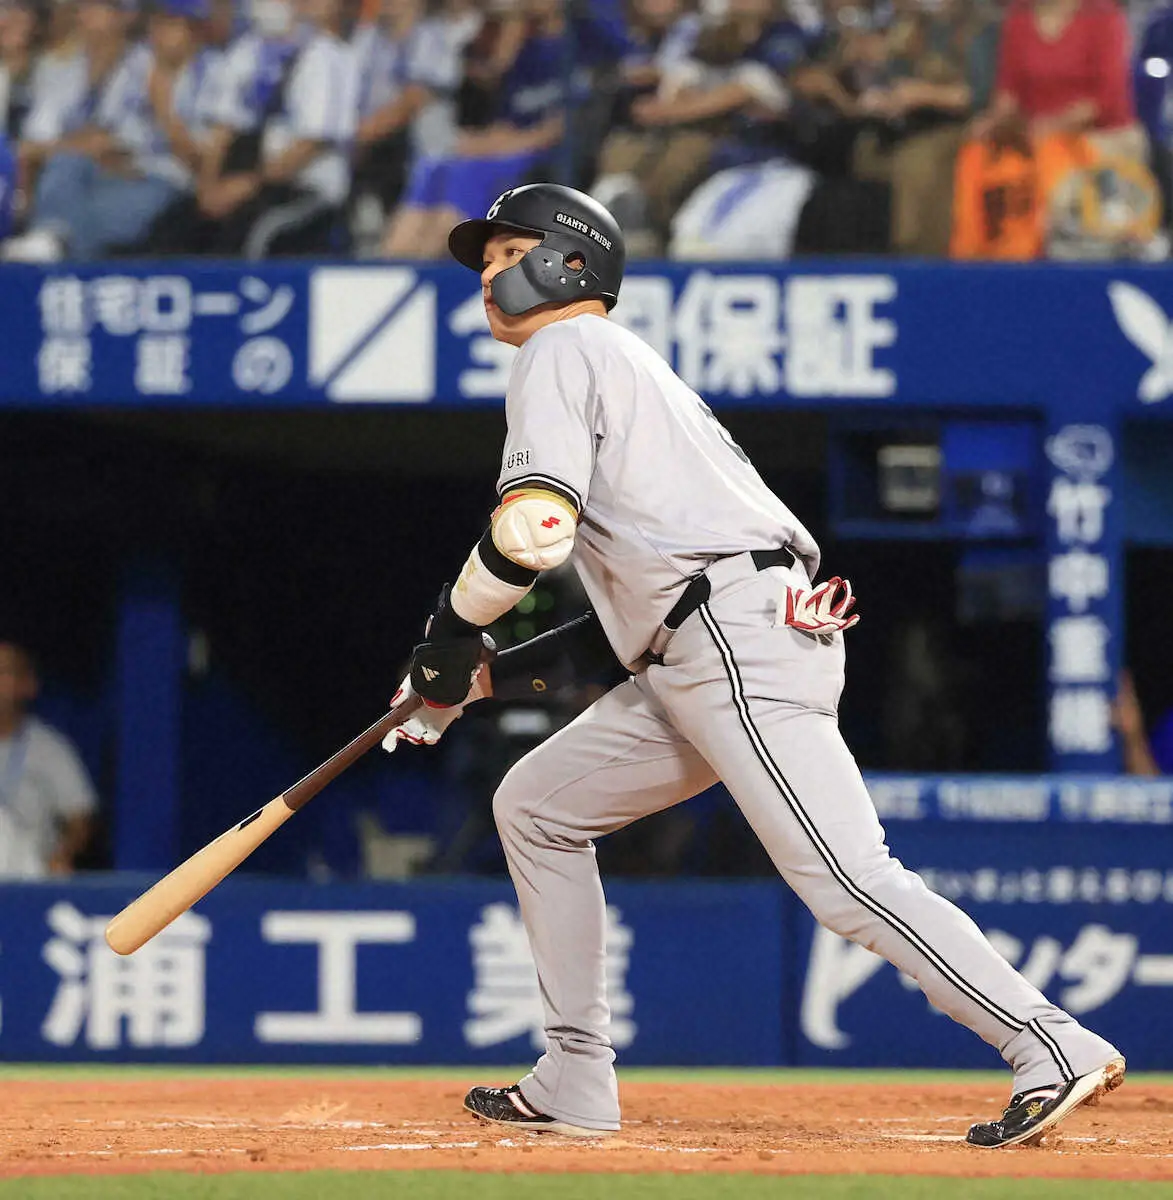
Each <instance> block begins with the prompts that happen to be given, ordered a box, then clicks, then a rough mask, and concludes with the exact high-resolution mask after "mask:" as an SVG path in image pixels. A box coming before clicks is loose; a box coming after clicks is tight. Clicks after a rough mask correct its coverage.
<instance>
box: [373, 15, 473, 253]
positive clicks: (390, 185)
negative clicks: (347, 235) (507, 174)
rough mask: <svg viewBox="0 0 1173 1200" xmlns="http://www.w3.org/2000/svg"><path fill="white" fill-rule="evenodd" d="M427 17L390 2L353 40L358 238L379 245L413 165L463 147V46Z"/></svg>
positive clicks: (446, 27)
mask: <svg viewBox="0 0 1173 1200" xmlns="http://www.w3.org/2000/svg"><path fill="white" fill-rule="evenodd" d="M426 14H427V5H426V3H425V0H383V2H382V5H381V7H380V9H379V12H378V17H377V19H376V20H375V21H369V22H363V23H362V24H359V25H358V26H356V28H355V30H354V32H353V33H352V34H351V38H350V44H351V46H352V48H353V50H354V55H355V60H356V69H357V71H358V81H359V83H358V97H357V102H358V128H357V130H356V133H355V143H354V163H353V170H354V187H353V189H352V197H351V198H352V201H353V206H354V220H353V221H352V232H354V231H355V229H356V224H357V226H358V227H360V230H361V232H363V233H365V235H366V238H367V240H368V241H369V242H370V243H371V244H372V245H377V243H378V238H379V236H380V234H381V233H382V228H383V222H384V219H385V216H386V213H387V212H388V210H389V209H390V208H391V207H392V206H393V205H394V203H395V202H396V200H398V198H399V194H400V192H401V191H402V190H403V183H404V179H405V177H406V172H407V168H408V164H409V162H410V161H411V160H412V159H414V158H415V157H416V156H417V155H418V154H421V153H442V152H444V150H446V149H449V148H451V147H452V146H453V145H454V144H455V142H456V93H457V90H458V88H459V86H460V80H461V74H462V66H461V60H460V43H459V42H458V40H457V39H456V38H454V36H453V30H452V28H451V22H449V21H448V20H445V19H443V18H439V17H429V16H427V15H426Z"/></svg>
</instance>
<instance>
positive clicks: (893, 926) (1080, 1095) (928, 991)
mask: <svg viewBox="0 0 1173 1200" xmlns="http://www.w3.org/2000/svg"><path fill="white" fill-rule="evenodd" d="M778 592H779V588H778V586H777V583H776V582H772V581H771V580H770V579H768V578H766V573H763V574H762V575H758V576H757V577H756V578H752V579H751V580H750V581H749V582H748V583H746V582H744V581H743V582H742V583H741V585H740V587H730V588H728V589H727V590H726V591H724V592H721V593H718V594H716V595H715V596H714V597H713V599H712V602H711V604H705V605H702V607H701V608H700V610H699V611H698V612H697V614H696V615H695V616H694V617H691V618H689V620H687V621H686V622H685V623H684V624H683V625H682V626H681V628H680V630H679V631H678V632H677V633H676V634H675V636H674V637H673V638H672V640H671V641H670V642H669V643H668V646H667V650H666V652H665V656H664V658H665V662H664V665H663V666H658V667H652V668H650V669H649V671H648V675H647V680H648V683H647V685H646V686H648V687H649V689H654V690H655V693H656V695H657V696H658V697H659V698H660V699H661V701H662V702H663V704H664V706H665V710H666V711H667V712H668V713H669V714H670V716H671V719H672V721H673V722H674V723H675V724H676V726H677V727H678V728H679V729H680V730H681V731H682V732H683V733H685V734H686V735H687V736H688V737H689V738H691V740H692V741H693V744H694V745H695V746H696V747H697V748H698V749H699V750H700V751H701V752H702V753H703V755H704V757H705V759H706V761H708V762H710V763H712V764H713V766H714V768H715V769H716V770H717V771H718V773H719V774H720V777H721V779H722V780H723V781H724V783H725V784H726V785H727V786H728V788H729V790H730V792H731V793H732V795H733V798H734V799H735V800H736V802H737V804H738V806H739V807H740V808H741V811H742V812H743V813H744V814H745V816H746V818H747V819H748V821H749V823H750V824H751V826H752V827H753V829H754V832H755V833H756V834H757V836H758V838H759V839H760V840H761V842H762V844H763V846H765V848H766V850H767V851H768V852H769V854H770V857H771V858H772V859H773V861H774V863H775V865H776V866H777V868H778V870H779V872H780V873H781V874H782V876H783V877H784V878H785V880H786V882H787V883H788V884H790V886H791V887H792V888H793V889H794V891H795V892H796V893H797V894H798V895H799V896H800V897H801V898H802V900H803V901H804V902H805V903H806V904H807V906H808V907H809V908H810V909H811V911H812V913H813V914H814V915H815V917H816V918H817V919H818V920H819V921H820V922H821V923H822V924H823V925H825V926H826V927H827V928H829V929H831V930H833V931H834V932H836V933H838V934H840V935H842V936H843V937H846V938H850V939H851V940H853V941H855V942H858V943H860V944H861V945H863V946H866V947H867V948H868V949H870V950H873V951H875V952H876V953H877V954H880V955H882V956H883V957H884V958H887V959H888V961H889V962H891V963H893V964H894V965H895V966H896V967H897V968H898V969H899V970H901V971H903V972H904V973H905V974H907V975H909V976H911V977H912V978H913V979H915V980H916V981H917V983H918V984H920V986H921V988H922V989H923V991H924V992H925V995H926V996H927V997H928V999H929V1000H930V1002H931V1003H932V1004H934V1005H935V1006H936V1007H937V1008H939V1009H941V1010H942V1011H943V1012H946V1013H948V1014H949V1015H950V1016H951V1017H953V1018H954V1019H955V1020H956V1021H959V1022H960V1023H962V1024H963V1025H966V1026H967V1027H968V1028H970V1029H971V1030H973V1031H974V1032H975V1033H976V1034H978V1035H979V1036H980V1037H982V1038H984V1039H985V1040H986V1041H987V1042H989V1043H990V1044H991V1045H993V1046H994V1047H996V1048H997V1049H998V1051H999V1052H1000V1053H1001V1055H1002V1057H1003V1058H1004V1059H1005V1061H1006V1062H1007V1063H1008V1064H1009V1065H1010V1066H1011V1068H1012V1069H1013V1071H1014V1085H1013V1094H1014V1096H1015V1097H1016V1098H1020V1097H1026V1099H1025V1101H1024V1102H1023V1104H1022V1105H1015V1104H1013V1103H1012V1105H1011V1109H1014V1110H1016V1109H1018V1108H1021V1109H1022V1113H1021V1114H1019V1115H1012V1113H1011V1111H1010V1110H1008V1112H1007V1114H1006V1116H1005V1117H1004V1118H1003V1120H1002V1121H1001V1122H999V1123H998V1125H999V1126H1000V1128H999V1129H997V1130H992V1131H991V1132H990V1133H989V1137H988V1138H987V1140H984V1141H982V1140H979V1141H978V1142H977V1144H981V1145H1006V1144H1011V1142H1010V1141H1009V1140H1008V1139H1007V1138H1006V1137H1004V1136H1003V1135H1005V1134H1007V1132H1008V1130H1009V1127H1011V1126H1013V1127H1015V1128H1017V1129H1018V1130H1019V1132H1020V1133H1022V1134H1023V1135H1024V1136H1023V1137H1022V1138H1020V1139H1019V1140H1025V1138H1027V1137H1030V1136H1033V1134H1037V1133H1039V1132H1044V1131H1045V1129H1043V1128H1042V1127H1041V1126H1040V1121H1041V1122H1042V1123H1043V1124H1046V1125H1049V1124H1053V1123H1054V1121H1055V1120H1058V1119H1060V1118H1061V1117H1062V1116H1063V1115H1065V1113H1066V1112H1067V1111H1070V1108H1071V1107H1072V1106H1073V1105H1074V1104H1078V1103H1080V1102H1082V1101H1084V1100H1086V1099H1087V1098H1088V1097H1089V1096H1090V1095H1091V1094H1093V1093H1094V1092H1096V1091H1098V1090H1099V1089H1100V1088H1101V1087H1103V1088H1104V1089H1105V1090H1109V1089H1110V1088H1111V1087H1113V1086H1115V1085H1116V1084H1117V1083H1119V1081H1120V1079H1122V1077H1123V1060H1122V1059H1121V1057H1120V1054H1119V1052H1118V1051H1117V1050H1116V1049H1115V1047H1113V1046H1112V1045H1111V1043H1109V1042H1107V1041H1105V1040H1104V1039H1103V1038H1101V1037H1099V1036H1098V1035H1096V1034H1095V1033H1093V1032H1091V1031H1090V1030H1088V1029H1086V1028H1084V1027H1083V1026H1082V1025H1080V1024H1079V1022H1078V1021H1076V1020H1075V1018H1074V1017H1072V1016H1071V1015H1070V1014H1068V1013H1066V1012H1064V1011H1063V1010H1062V1009H1060V1008H1059V1007H1058V1006H1056V1005H1055V1004H1052V1003H1051V1002H1050V1001H1048V1000H1047V998H1046V997H1045V996H1044V995H1043V994H1042V993H1041V992H1040V991H1039V990H1038V989H1037V988H1036V987H1034V986H1033V985H1032V984H1031V983H1030V982H1029V981H1028V980H1027V979H1025V978H1024V977H1023V976H1022V975H1020V974H1019V973H1018V972H1017V971H1015V970H1014V969H1013V968H1012V967H1011V966H1010V964H1009V963H1008V962H1006V960H1005V959H1004V958H1002V956H1001V955H999V954H998V953H997V951H996V950H995V949H994V948H993V946H992V945H991V944H990V943H989V941H988V940H987V939H986V938H985V936H984V935H983V934H982V932H981V930H980V929H979V928H978V927H977V925H976V924H975V923H974V922H973V921H972V920H971V919H970V918H969V917H968V916H967V915H966V914H965V913H963V912H962V911H961V910H960V909H958V908H957V907H955V906H954V905H952V904H950V903H949V902H948V901H947V900H945V899H944V898H943V897H941V896H938V895H936V894H935V893H933V892H932V891H931V890H930V889H929V888H928V887H927V886H926V885H925V883H924V881H923V880H922V879H921V878H920V876H919V875H917V874H916V873H915V872H913V871H909V870H907V869H906V868H905V867H904V866H903V865H902V864H901V863H900V862H899V860H897V859H895V858H893V857H892V856H891V855H890V853H889V851H888V847H887V845H886V843H885V838H884V831H883V829H882V828H881V826H880V822H879V819H878V817H877V815H876V811H875V807H874V806H873V804H872V802H871V798H870V797H869V796H868V793H867V789H866V787H865V786H864V781H863V778H862V777H861V775H860V771H859V768H858V767H857V766H856V763H855V760H854V759H853V758H852V755H851V753H850V751H849V750H848V748H847V746H846V745H845V744H844V741H843V738H842V736H841V735H840V733H839V727H838V722H837V719H836V708H837V704H838V700H839V692H840V690H841V688H842V684H843V644H842V639H841V638H840V637H839V636H836V637H835V638H834V639H833V640H832V641H831V642H830V644H823V643H822V642H819V641H817V640H816V639H814V638H811V637H808V636H806V635H804V634H801V633H799V632H797V631H795V630H793V629H790V628H788V627H786V626H785V625H781V626H780V625H778V624H776V622H775V616H774V612H775V606H776V603H777V598H778ZM1036 1102H1037V1103H1036ZM1065 1106H1066V1107H1065ZM1028 1109H1029V1110H1030V1112H1027V1110H1028ZM1032 1114H1033V1115H1032ZM1019 1116H1021V1117H1022V1119H1021V1120H1020V1119H1019ZM1028 1122H1029V1127H1028ZM975 1128H980V1127H975ZM1032 1130H1033V1134H1032ZM981 1136H982V1135H981V1134H980V1132H979V1133H978V1135H977V1137H979V1138H980V1137H981ZM991 1139H992V1140H991Z"/></svg>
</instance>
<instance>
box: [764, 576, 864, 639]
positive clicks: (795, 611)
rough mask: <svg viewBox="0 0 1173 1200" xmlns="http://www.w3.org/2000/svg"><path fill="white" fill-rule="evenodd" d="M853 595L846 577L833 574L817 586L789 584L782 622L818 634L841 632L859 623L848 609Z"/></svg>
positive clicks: (851, 604)
mask: <svg viewBox="0 0 1173 1200" xmlns="http://www.w3.org/2000/svg"><path fill="white" fill-rule="evenodd" d="M854 604H855V597H854V596H853V595H852V594H851V584H850V583H849V582H848V581H847V580H846V579H840V578H839V576H838V575H833V576H832V577H831V578H830V579H828V580H827V582H826V583H821V584H819V586H818V587H817V588H812V589H810V590H808V589H807V588H796V587H788V588H787V589H786V617H785V619H784V620H783V622H782V624H784V625H789V626H790V627H791V628H792V629H798V630H801V631H802V632H803V633H810V634H813V635H814V636H816V637H818V636H820V635H824V634H831V633H842V632H843V630H845V629H850V628H851V627H852V626H853V625H857V624H859V614H858V613H854V614H852V615H851V616H848V615H847V614H848V613H849V612H851V609H852V607H853V606H854Z"/></svg>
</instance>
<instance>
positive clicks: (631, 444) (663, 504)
mask: <svg viewBox="0 0 1173 1200" xmlns="http://www.w3.org/2000/svg"><path fill="white" fill-rule="evenodd" d="M505 415H506V420H507V422H508V427H509V430H508V435H507V437H506V442H505V452H504V458H503V464H502V470H501V476H500V478H499V480H498V491H499V492H500V493H502V494H503V493H504V492H505V491H506V490H507V489H508V488H510V487H516V486H518V485H519V484H522V483H527V482H532V483H534V484H538V485H546V486H549V485H553V486H555V487H556V488H557V489H558V490H560V491H562V492H564V493H565V494H566V495H567V497H568V498H570V499H571V500H573V501H574V504H575V506H576V507H577V508H578V510H579V512H580V513H581V514H582V520H581V522H580V524H579V529H578V533H577V535H576V538H575V546H574V553H573V558H572V561H573V563H574V565H575V567H576V568H577V570H578V574H579V577H580V578H581V579H582V583H583V587H584V588H585V589H586V593H587V596H588V597H589V598H590V601H591V605H592V606H593V608H594V610H595V612H596V613H598V616H599V620H600V622H601V623H602V626H603V628H604V630H605V631H606V633H607V637H608V638H609V639H610V642H611V645H612V646H613V647H614V649H615V653H616V654H618V655H619V657H620V659H622V660H623V661H624V662H625V663H634V662H636V660H637V659H639V657H640V655H642V654H643V652H644V651H645V650H647V648H648V647H649V645H650V644H651V642H652V638H653V637H654V636H655V634H656V632H657V630H658V629H659V626H660V623H661V622H662V621H663V619H664V617H665V615H666V614H667V613H668V611H669V609H671V607H672V605H673V603H674V601H675V599H676V597H677V596H678V595H679V593H680V588H681V585H682V584H683V583H684V581H685V580H687V579H688V578H690V577H691V576H693V575H695V574H696V573H697V572H698V571H700V570H702V569H703V568H704V567H705V566H706V565H707V564H708V563H710V562H711V561H712V560H713V559H714V558H718V557H721V556H723V555H732V554H738V553H740V552H741V551H744V550H767V549H771V548H774V547H778V546H789V547H791V548H792V549H793V550H794V552H795V553H796V554H797V555H798V556H799V557H800V558H801V559H802V560H803V561H804V562H805V564H806V566H807V570H808V572H809V573H810V575H811V576H812V577H813V576H814V573H815V571H816V570H817V569H818V565H819V548H818V546H817V545H816V544H815V540H814V538H813V537H811V535H810V534H809V533H808V532H807V531H806V529H805V528H803V526H802V525H801V524H800V523H799V521H798V518H797V517H795V515H794V514H793V513H792V512H791V511H790V509H788V508H787V507H786V505H785V504H783V503H782V501H781V500H779V499H778V497H777V496H775V495H774V493H773V492H772V491H770V489H769V488H768V487H767V486H766V484H765V483H764V482H763V480H762V477H761V476H760V475H759V474H758V473H757V471H756V470H755V469H754V467H753V464H752V463H750V461H749V459H748V458H747V457H746V455H745V453H744V452H743V451H742V450H741V449H740V448H739V447H738V446H737V444H736V443H735V442H734V441H733V439H732V438H731V437H730V436H729V433H728V432H727V431H726V430H725V428H724V427H723V426H722V425H721V424H720V422H719V421H718V420H717V418H716V417H714V416H713V414H712V411H711V410H710V409H709V407H708V406H707V405H706V404H705V403H704V401H702V400H701V398H700V397H699V396H698V395H697V394H696V392H694V391H693V390H692V388H690V387H689V386H688V385H687V384H686V383H685V382H684V381H683V380H682V379H680V377H679V376H678V375H676V373H675V372H674V371H673V370H672V368H671V367H670V366H669V365H668V364H667V363H666V362H665V361H664V360H663V359H662V358H661V357H660V355H659V354H657V353H656V351H655V350H653V349H652V348H651V347H650V346H649V345H648V344H647V343H646V342H644V341H643V340H642V339H640V338H639V337H637V336H636V335H635V334H634V333H631V332H630V331H629V330H627V329H624V328H623V327H622V326H620V325H616V324H615V323H614V322H612V321H609V320H607V319H606V318H603V317H598V316H592V315H584V316H579V317H574V318H572V319H571V320H568V321H557V322H555V323H554V324H552V325H547V326H546V327H545V328H543V329H541V330H539V332H538V333H536V334H534V336H533V337H531V338H530V339H529V341H528V342H526V344H525V346H524V347H523V348H522V350H521V353H520V354H519V355H518V358H517V361H516V362H515V363H514V367H513V373H512V375H511V377H510V380H509V388H508V391H507V392H506V396H505Z"/></svg>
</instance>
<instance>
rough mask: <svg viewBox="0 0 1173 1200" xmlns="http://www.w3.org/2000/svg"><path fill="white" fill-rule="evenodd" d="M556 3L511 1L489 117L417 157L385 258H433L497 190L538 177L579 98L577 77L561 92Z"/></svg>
mask: <svg viewBox="0 0 1173 1200" xmlns="http://www.w3.org/2000/svg"><path fill="white" fill-rule="evenodd" d="M565 30H566V25H565V21H564V19H563V15H562V4H561V0H518V5H517V10H516V13H515V15H514V18H513V20H512V21H507V22H505V23H504V25H503V27H502V31H501V38H502V45H501V47H500V48H499V50H500V52H501V53H502V54H503V55H505V54H507V55H508V57H507V62H506V63H503V64H502V66H503V69H502V70H501V74H500V82H499V84H498V86H497V88H496V90H495V96H494V101H495V113H494V117H493V119H492V120H491V122H490V123H489V124H488V125H486V126H484V127H483V128H477V129H464V130H462V131H461V132H460V135H459V137H458V139H457V142H456V146H455V149H454V150H453V151H452V152H451V153H447V154H441V155H437V156H427V157H422V158H420V159H419V160H418V161H417V162H416V164H415V166H414V168H413V170H412V172H411V176H410V178H409V179H408V182H407V188H406V191H405V193H404V198H403V201H402V203H401V205H400V207H399V209H398V210H397V211H396V213H395V214H394V215H393V216H392V218H391V222H390V225H389V227H388V230H387V236H386V238H385V240H384V243H383V252H384V253H385V254H386V255H388V256H389V257H391V258H438V257H440V256H441V255H443V254H444V253H445V252H446V248H447V244H448V231H449V230H450V229H451V228H452V226H453V225H455V224H456V223H457V222H458V221H461V220H464V219H465V218H466V217H469V216H479V215H481V214H483V213H485V212H486V211H487V210H488V208H489V206H490V205H491V204H492V203H493V201H494V200H495V199H496V198H497V196H499V195H500V194H501V193H502V192H503V191H505V190H506V189H507V188H510V187H516V186H517V184H519V183H524V182H526V181H527V180H533V179H535V178H538V177H539V176H541V175H542V174H543V173H544V168H545V164H546V161H547V160H548V157H549V154H550V151H551V149H552V148H553V147H554V146H555V145H556V144H557V142H558V141H559V139H560V138H561V137H562V131H563V112H564V108H565V106H566V104H567V103H568V102H572V101H573V98H574V97H575V96H578V97H579V98H582V97H584V96H585V95H586V94H587V92H588V90H589V83H588V79H587V76H586V75H585V73H584V72H582V71H580V73H579V74H578V75H577V76H576V78H575V79H573V80H572V81H571V84H570V87H571V95H570V96H568V95H567V93H566V80H565V78H564V72H563V61H562V60H563V44H564V43H563V38H564V36H565Z"/></svg>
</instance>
